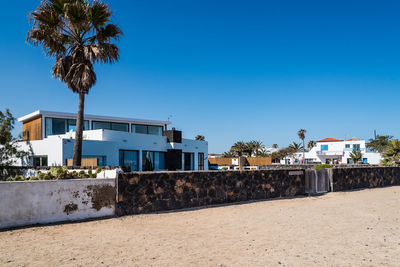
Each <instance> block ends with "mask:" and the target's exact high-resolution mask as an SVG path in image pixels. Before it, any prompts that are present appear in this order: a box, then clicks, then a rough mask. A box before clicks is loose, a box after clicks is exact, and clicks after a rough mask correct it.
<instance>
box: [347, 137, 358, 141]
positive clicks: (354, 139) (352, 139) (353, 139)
mask: <svg viewBox="0 0 400 267" xmlns="http://www.w3.org/2000/svg"><path fill="white" fill-rule="evenodd" d="M346 141H360V140H358V139H357V138H355V137H353V138H351V139H349V140H346Z"/></svg>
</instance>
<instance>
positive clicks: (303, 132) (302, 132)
mask: <svg viewBox="0 0 400 267" xmlns="http://www.w3.org/2000/svg"><path fill="white" fill-rule="evenodd" d="M306 132H307V130H306V129H300V130H299V131H298V132H297V135H298V136H299V138H300V139H301V140H302V141H303V163H304V159H305V144H304V139H306Z"/></svg>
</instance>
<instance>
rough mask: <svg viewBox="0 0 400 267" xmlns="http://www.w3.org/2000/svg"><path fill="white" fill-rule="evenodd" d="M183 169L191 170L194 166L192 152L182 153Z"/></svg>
mask: <svg viewBox="0 0 400 267" xmlns="http://www.w3.org/2000/svg"><path fill="white" fill-rule="evenodd" d="M183 163H184V170H185V171H191V170H193V169H194V168H193V167H194V153H186V152H185V153H183Z"/></svg>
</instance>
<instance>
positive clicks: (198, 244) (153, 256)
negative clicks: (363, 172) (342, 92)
mask: <svg viewBox="0 0 400 267" xmlns="http://www.w3.org/2000/svg"><path fill="white" fill-rule="evenodd" d="M0 265H1V266H45V265H46V266H59V265H63V266H77V265H82V266H83V265H89V266H116V265H124V266H267V265H268V266H270V265H274V266H275V265H276V266H304V265H315V266H321V265H325V266H326V265H329V266H381V265H385V266H399V265H400V186H397V187H388V188H378V189H366V190H361V191H353V192H338V193H330V194H327V195H323V196H317V197H299V198H293V199H280V200H270V201H262V202H252V203H244V204H240V205H230V206H218V207H211V208H205V209H198V210H189V211H181V212H171V213H163V214H149V215H139V216H126V217H121V218H111V219H105V220H99V221H90V222H81V223H70V224H61V225H49V226H41V227H29V228H25V229H18V230H11V231H3V232H0Z"/></svg>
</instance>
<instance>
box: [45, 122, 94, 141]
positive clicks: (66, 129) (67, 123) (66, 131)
mask: <svg viewBox="0 0 400 267" xmlns="http://www.w3.org/2000/svg"><path fill="white" fill-rule="evenodd" d="M47 119H51V120H53V119H59V120H64V131H65V133H63V134H66V133H68V132H69V131H68V128H69V125H70V121H75V127H76V119H71V118H57V117H45V118H44V136H45V137H48V136H49V134H48V133H47ZM86 122H87V129H85V123H86ZM52 123H53V122H52ZM89 128H90V127H89V120H83V130H84V131H87V130H90V129H89ZM52 131H53V129H52ZM51 135H57V134H53V133H51Z"/></svg>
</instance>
